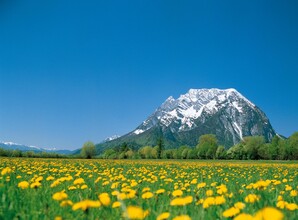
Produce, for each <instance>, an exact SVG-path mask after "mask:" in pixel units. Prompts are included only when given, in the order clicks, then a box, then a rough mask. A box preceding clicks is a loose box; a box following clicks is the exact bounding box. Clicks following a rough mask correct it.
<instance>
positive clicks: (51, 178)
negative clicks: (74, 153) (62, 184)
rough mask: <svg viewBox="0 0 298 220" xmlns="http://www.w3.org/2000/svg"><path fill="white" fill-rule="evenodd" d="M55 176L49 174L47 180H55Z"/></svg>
mask: <svg viewBox="0 0 298 220" xmlns="http://www.w3.org/2000/svg"><path fill="white" fill-rule="evenodd" d="M54 179H55V178H54V177H52V176H48V177H47V178H46V181H51V180H54Z"/></svg>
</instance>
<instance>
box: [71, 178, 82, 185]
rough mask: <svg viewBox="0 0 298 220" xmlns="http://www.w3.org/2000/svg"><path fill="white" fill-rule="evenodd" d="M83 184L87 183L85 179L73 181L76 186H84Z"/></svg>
mask: <svg viewBox="0 0 298 220" xmlns="http://www.w3.org/2000/svg"><path fill="white" fill-rule="evenodd" d="M83 183H85V180H84V179H83V178H78V179H75V180H74V181H73V184H74V185H80V184H83Z"/></svg>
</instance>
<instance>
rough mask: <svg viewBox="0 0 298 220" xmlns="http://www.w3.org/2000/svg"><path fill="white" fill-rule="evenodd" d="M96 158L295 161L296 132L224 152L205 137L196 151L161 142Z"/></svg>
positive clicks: (120, 148) (249, 139) (244, 143)
mask: <svg viewBox="0 0 298 220" xmlns="http://www.w3.org/2000/svg"><path fill="white" fill-rule="evenodd" d="M98 157H99V158H104V159H159V158H161V159H229V160H232V159H235V160H260V159H262V160H298V132H295V133H294V134H293V135H291V136H290V137H289V138H287V139H284V138H280V137H279V136H275V137H273V139H272V141H271V142H269V143H266V142H265V139H264V137H262V136H249V137H244V138H243V140H242V141H241V142H240V143H238V144H236V145H234V146H232V147H231V148H229V149H226V148H225V147H224V146H221V145H218V140H217V138H216V136H215V135H212V134H206V135H202V136H201V137H200V138H199V141H198V144H197V146H196V147H189V146H181V147H179V148H178V149H163V142H162V139H160V140H159V141H158V144H157V146H144V147H141V148H140V149H138V150H135V149H132V148H131V147H128V145H127V144H126V143H124V144H122V145H121V146H118V147H115V148H112V149H107V150H105V151H104V152H103V153H102V154H101V155H99V156H98Z"/></svg>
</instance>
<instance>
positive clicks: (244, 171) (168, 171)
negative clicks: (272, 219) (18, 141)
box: [0, 158, 298, 220]
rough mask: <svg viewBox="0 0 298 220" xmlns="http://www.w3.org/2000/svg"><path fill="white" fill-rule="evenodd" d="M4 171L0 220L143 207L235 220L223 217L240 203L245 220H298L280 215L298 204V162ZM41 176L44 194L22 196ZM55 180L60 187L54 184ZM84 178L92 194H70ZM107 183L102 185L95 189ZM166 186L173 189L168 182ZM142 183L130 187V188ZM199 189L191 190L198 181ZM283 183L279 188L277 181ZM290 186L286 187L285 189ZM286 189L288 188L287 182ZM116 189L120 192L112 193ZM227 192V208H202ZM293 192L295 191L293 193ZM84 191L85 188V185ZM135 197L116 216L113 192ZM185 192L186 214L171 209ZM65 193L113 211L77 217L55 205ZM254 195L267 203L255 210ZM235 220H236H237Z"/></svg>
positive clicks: (40, 163) (45, 162) (119, 163)
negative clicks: (262, 213)
mask: <svg viewBox="0 0 298 220" xmlns="http://www.w3.org/2000/svg"><path fill="white" fill-rule="evenodd" d="M5 167H9V168H11V172H10V173H6V174H3V175H1V176H0V199H1V203H0V219H55V217H57V216H60V217H62V219H125V218H124V217H123V213H125V212H126V208H127V207H128V206H132V205H133V206H138V207H141V208H142V209H143V210H148V211H149V215H148V216H147V217H146V219H150V220H151V219H156V218H157V216H158V215H159V214H161V213H162V212H170V214H171V216H170V218H169V219H173V218H174V217H176V216H178V215H182V214H186V215H188V216H190V217H191V218H192V219H229V218H225V217H224V216H223V212H224V211H225V210H227V209H229V208H230V207H233V206H234V204H235V203H236V202H243V203H245V205H246V206H245V208H244V209H243V210H241V213H249V214H251V215H254V214H255V213H256V212H258V211H259V210H261V209H263V208H264V207H275V208H276V209H277V210H279V211H280V212H282V213H283V215H284V219H290V220H294V219H298V210H297V209H296V210H293V211H290V210H287V209H279V208H277V207H276V204H277V198H278V196H279V195H282V197H283V200H284V201H286V202H288V203H295V204H297V202H298V197H297V196H294V197H293V196H290V192H291V191H292V190H296V191H297V190H298V189H297V183H298V177H297V174H298V169H297V168H298V164H297V162H296V161H294V162H293V161H290V162H288V161H286V162H284V161H217V160H214V161H210V160H208V161H197V160H191V161H189V160H76V159H71V160H70V159H6V158H1V162H0V172H2V171H3V169H4V168H5ZM68 175H69V176H71V177H72V179H71V180H66V181H64V182H61V183H60V184H59V185H57V186H55V187H51V185H52V183H53V182H54V181H55V180H57V179H59V178H63V177H65V176H68ZM39 176H42V177H43V180H41V182H40V183H41V186H40V187H38V188H30V186H29V188H27V189H21V188H19V187H18V183H19V182H21V181H28V182H29V183H30V184H31V183H33V182H34V179H36V178H37V177H39ZM49 176H53V177H54V180H49V181H47V180H46V179H47V178H48V177H49ZM79 177H80V178H83V179H84V181H85V184H86V185H87V187H88V188H87V189H80V188H78V189H75V190H69V189H68V187H69V186H73V182H74V180H75V179H77V178H79ZM98 177H100V180H98V181H96V180H97V179H98ZM166 179H168V180H171V181H165V180H166ZM132 180H135V181H136V182H138V184H137V185H136V186H133V187H129V188H128V187H126V186H125V184H127V185H128V186H130V184H131V181H132ZM194 180H197V183H194V184H191V181H194ZM259 180H270V181H271V183H270V184H269V185H268V186H267V187H266V188H264V189H253V188H252V189H248V188H247V185H249V184H250V183H256V182H257V181H259ZM273 180H274V181H281V183H280V184H278V185H274V184H273V183H274V181H273ZM283 181H284V182H283ZM285 181H287V182H285ZM201 182H204V183H206V186H205V187H204V188H201V189H198V188H197V184H198V183H201ZM113 183H119V186H118V187H116V188H114V189H111V186H112V184H113ZM221 184H224V185H225V186H226V188H227V190H228V191H227V192H226V193H224V194H223V195H222V196H224V198H225V200H226V202H225V203H224V204H221V205H210V206H209V207H208V208H203V205H202V204H198V202H199V201H200V200H201V201H204V199H206V198H207V196H206V191H207V190H212V191H213V192H214V195H213V196H221V195H219V194H218V193H217V186H219V185H221ZM286 185H288V186H291V188H292V189H291V190H288V191H286V190H285V188H286ZM80 186H81V185H80ZM146 187H149V188H150V192H152V193H153V194H154V196H153V197H152V198H149V199H143V198H142V190H143V189H144V188H146ZM125 189H126V190H129V189H131V190H135V191H136V195H135V197H134V198H130V199H125V200H123V201H122V200H121V203H122V207H119V208H112V204H113V202H116V201H119V200H118V199H117V196H113V195H112V192H113V191H119V192H121V190H122V191H125ZM158 189H165V193H163V194H160V195H157V194H156V193H155V192H156V190H158ZM175 189H181V190H182V191H183V196H182V197H184V196H192V197H193V202H192V203H190V204H188V205H185V206H171V205H170V202H171V201H172V200H173V199H174V197H173V195H172V192H173V191H174V190H175ZM62 190H65V192H66V194H67V195H68V199H69V200H71V201H72V202H73V203H74V204H75V203H77V202H79V201H82V200H85V199H91V200H98V195H99V194H100V193H104V192H106V193H108V194H109V196H110V198H111V204H110V205H109V206H106V207H105V206H101V207H99V208H89V209H87V211H83V210H76V211H73V210H72V207H71V206H68V207H60V201H55V200H53V199H52V196H53V194H54V193H56V192H59V191H62ZM249 194H256V195H258V196H259V197H260V199H259V201H256V202H254V203H247V202H245V197H246V196H247V195H249ZM231 219H232V218H231Z"/></svg>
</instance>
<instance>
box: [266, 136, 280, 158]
mask: <svg viewBox="0 0 298 220" xmlns="http://www.w3.org/2000/svg"><path fill="white" fill-rule="evenodd" d="M280 140H281V139H280V138H279V137H278V136H277V135H275V136H274V137H273V138H272V141H271V143H270V147H269V156H270V159H272V160H276V159H277V158H278V154H279V142H280Z"/></svg>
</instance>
